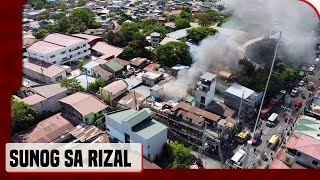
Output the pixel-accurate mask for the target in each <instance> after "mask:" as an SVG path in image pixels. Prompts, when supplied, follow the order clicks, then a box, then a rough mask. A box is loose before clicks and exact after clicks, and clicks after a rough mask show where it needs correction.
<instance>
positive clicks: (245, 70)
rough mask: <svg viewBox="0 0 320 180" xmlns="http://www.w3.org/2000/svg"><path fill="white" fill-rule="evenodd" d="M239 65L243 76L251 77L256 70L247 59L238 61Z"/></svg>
mask: <svg viewBox="0 0 320 180" xmlns="http://www.w3.org/2000/svg"><path fill="white" fill-rule="evenodd" d="M239 65H240V68H241V70H242V75H243V76H251V75H252V74H253V73H254V72H255V70H256V68H255V66H254V65H253V63H252V62H250V61H249V60H248V59H247V58H243V59H240V61H239Z"/></svg>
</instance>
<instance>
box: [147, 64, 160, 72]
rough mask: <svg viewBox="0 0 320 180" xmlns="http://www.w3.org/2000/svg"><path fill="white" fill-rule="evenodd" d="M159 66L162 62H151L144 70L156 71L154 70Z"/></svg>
mask: <svg viewBox="0 0 320 180" xmlns="http://www.w3.org/2000/svg"><path fill="white" fill-rule="evenodd" d="M159 67H160V64H157V63H152V64H149V65H148V66H147V67H145V68H144V69H143V70H144V71H154V70H156V69H158V68H159Z"/></svg>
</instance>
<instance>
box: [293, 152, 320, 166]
mask: <svg viewBox="0 0 320 180" xmlns="http://www.w3.org/2000/svg"><path fill="white" fill-rule="evenodd" d="M289 154H290V155H293V156H294V158H295V160H296V161H297V162H298V163H300V164H302V165H305V166H308V167H311V168H315V169H319V168H320V160H316V159H314V158H313V157H311V156H308V155H306V154H304V153H301V155H300V156H297V154H292V153H289ZM313 160H316V161H318V165H317V166H316V165H314V164H312V161H313Z"/></svg>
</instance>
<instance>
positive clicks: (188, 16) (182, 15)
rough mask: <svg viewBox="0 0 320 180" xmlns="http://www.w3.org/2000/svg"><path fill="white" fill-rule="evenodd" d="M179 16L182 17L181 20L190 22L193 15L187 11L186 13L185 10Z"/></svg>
mask: <svg viewBox="0 0 320 180" xmlns="http://www.w3.org/2000/svg"><path fill="white" fill-rule="evenodd" d="M179 16H180V18H183V19H188V20H189V21H191V20H192V14H191V12H187V11H185V10H183V11H181V13H180V15H179Z"/></svg>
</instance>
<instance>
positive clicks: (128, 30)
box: [120, 23, 140, 42]
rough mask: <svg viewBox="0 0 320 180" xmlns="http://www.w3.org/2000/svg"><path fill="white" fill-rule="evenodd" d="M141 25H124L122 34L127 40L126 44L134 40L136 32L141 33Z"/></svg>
mask: <svg viewBox="0 0 320 180" xmlns="http://www.w3.org/2000/svg"><path fill="white" fill-rule="evenodd" d="M139 29H140V28H139V24H138V23H123V24H122V26H121V30H120V31H121V32H122V34H123V36H124V37H125V39H126V42H130V41H132V40H133V35H134V34H135V33H136V32H139Z"/></svg>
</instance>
